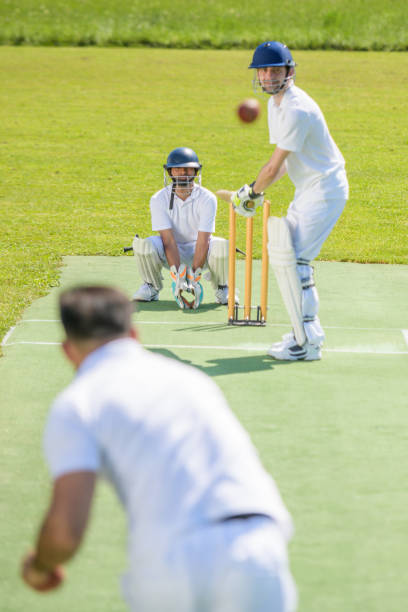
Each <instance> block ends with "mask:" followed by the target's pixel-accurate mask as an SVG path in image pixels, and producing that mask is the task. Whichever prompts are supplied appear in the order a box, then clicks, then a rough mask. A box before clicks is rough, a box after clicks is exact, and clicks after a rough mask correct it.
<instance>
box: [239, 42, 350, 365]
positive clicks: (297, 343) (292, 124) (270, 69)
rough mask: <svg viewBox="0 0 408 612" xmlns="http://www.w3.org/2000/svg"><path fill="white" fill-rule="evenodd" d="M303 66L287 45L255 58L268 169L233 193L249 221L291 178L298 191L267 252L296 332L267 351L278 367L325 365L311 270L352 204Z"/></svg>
mask: <svg viewBox="0 0 408 612" xmlns="http://www.w3.org/2000/svg"><path fill="white" fill-rule="evenodd" d="M295 66H296V63H295V62H294V60H293V58H292V54H291V52H290V50H289V49H288V48H287V47H286V45H284V44H282V43H280V42H276V41H267V42H264V43H262V44H261V45H259V46H258V47H257V48H256V49H255V52H254V54H253V58H252V62H251V64H250V66H249V68H251V69H253V70H254V71H255V75H254V80H253V84H254V89H255V91H256V90H259V89H260V90H261V92H263V93H264V94H266V95H267V96H268V97H269V100H268V125H269V137H270V143H271V144H274V145H276V146H275V149H274V151H273V154H272V156H271V158H270V159H269V161H268V162H267V163H266V164H265V165H264V166H263V167H262V169H261V170H260V172H259V174H258V177H257V178H256V180H255V181H254V182H253V183H251V185H244V186H243V187H241V189H239V190H238V191H236V192H234V193H233V195H232V197H231V200H232V203H233V205H234V208H235V211H236V212H237V213H239V214H241V215H244V216H246V217H249V216H252V215H254V214H255V210H256V208H257V207H258V206H261V205H262V204H263V198H264V191H265V190H266V189H267V188H268V187H269V186H270V185H272V184H273V183H275V182H276V181H278V180H279V179H280V178H282V176H284V175H285V174H286V173H287V174H288V176H289V178H290V180H291V181H292V183H293V184H294V186H295V194H294V197H293V201H292V202H291V203H290V205H289V208H288V211H287V214H286V216H285V217H283V218H278V217H269V220H268V252H269V261H270V264H271V267H272V269H273V270H274V272H275V275H276V278H277V282H278V285H279V289H280V292H281V294H282V298H283V302H284V304H285V307H286V309H287V311H288V314H289V317H290V320H291V323H292V328H293V329H292V331H291V332H290V333H288V334H285V335H284V336H283V338H282V340H281V341H280V342H276V343H275V344H273V345H272V346H271V347H270V348H269V349H268V355H270V356H271V357H273V358H274V359H278V360H290V361H298V360H305V361H313V360H316V359H321V348H322V344H323V341H324V332H323V329H322V326H321V324H320V320H319V317H318V310H319V297H318V293H317V290H316V287H315V283H314V277H313V267H312V265H311V262H312V260H313V259H315V257H317V255H318V254H319V252H320V249H321V248H322V245H323V243H324V241H325V240H326V238H327V237H328V236H329V234H330V232H331V231H332V229H333V227H334V225H335V224H336V222H337V220H338V218H339V217H340V215H341V213H342V211H343V209H344V206H345V204H346V201H347V199H348V181H347V176H346V172H345V162H344V158H343V156H342V154H341V153H340V151H339V149H338V147H337V145H336V143H335V142H334V140H333V138H332V136H331V134H330V132H329V130H328V127H327V124H326V121H325V119H324V116H323V113H322V111H321V110H320V108H319V106H318V105H317V104H316V102H314V100H312V98H311V97H310V96H308V95H307V94H306V93H305V92H304V91H303V90H302V89H300V88H299V87H297V86H296V85H295V83H294V81H295Z"/></svg>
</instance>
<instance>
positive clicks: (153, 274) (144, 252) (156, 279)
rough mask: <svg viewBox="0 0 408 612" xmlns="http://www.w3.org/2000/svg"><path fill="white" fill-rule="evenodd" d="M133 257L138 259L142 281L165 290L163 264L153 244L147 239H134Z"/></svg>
mask: <svg viewBox="0 0 408 612" xmlns="http://www.w3.org/2000/svg"><path fill="white" fill-rule="evenodd" d="M132 246H133V255H134V256H135V258H136V265H137V269H138V271H139V274H140V276H141V277H142V280H143V281H144V282H146V283H150V284H151V285H153V287H154V288H155V289H157V290H158V291H160V290H161V289H163V279H162V275H161V269H162V266H163V264H162V262H161V261H160V257H159V255H158V254H157V252H156V250H155V248H154V246H153V244H152V243H151V241H150V240H148V239H147V238H138V237H137V236H136V237H135V238H134V239H133V243H132Z"/></svg>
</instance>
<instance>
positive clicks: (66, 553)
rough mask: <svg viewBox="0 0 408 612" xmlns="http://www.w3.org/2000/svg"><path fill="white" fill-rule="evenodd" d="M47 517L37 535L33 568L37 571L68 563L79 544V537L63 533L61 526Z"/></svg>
mask: <svg viewBox="0 0 408 612" xmlns="http://www.w3.org/2000/svg"><path fill="white" fill-rule="evenodd" d="M53 523H54V521H53V520H52V519H50V518H49V517H47V518H46V519H45V521H44V524H43V526H42V528H41V530H40V533H39V535H38V540H37V545H36V549H35V553H34V559H33V566H34V567H35V568H36V569H38V570H52V569H54V568H55V567H56V566H57V565H60V564H61V563H65V561H68V559H70V558H71V557H72V556H73V555H74V554H75V552H76V550H77V549H78V547H79V544H80V537H76V536H74V535H73V534H68V533H66V532H65V533H64V532H63V531H62V529H61V525H58V524H56V523H55V524H53Z"/></svg>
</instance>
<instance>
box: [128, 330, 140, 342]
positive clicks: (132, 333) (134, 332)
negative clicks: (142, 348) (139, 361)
mask: <svg viewBox="0 0 408 612" xmlns="http://www.w3.org/2000/svg"><path fill="white" fill-rule="evenodd" d="M129 336H130V337H131V338H133V340H139V334H138V332H137V330H136V329H135V328H134V327H131V328H130V331H129Z"/></svg>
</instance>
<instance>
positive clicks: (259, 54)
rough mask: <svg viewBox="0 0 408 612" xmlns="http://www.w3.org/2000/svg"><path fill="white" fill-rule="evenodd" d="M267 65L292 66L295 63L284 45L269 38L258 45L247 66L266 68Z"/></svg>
mask: <svg viewBox="0 0 408 612" xmlns="http://www.w3.org/2000/svg"><path fill="white" fill-rule="evenodd" d="M267 66H287V67H288V68H294V67H295V66H296V63H295V62H294V60H293V58H292V54H291V52H290V51H289V49H288V48H287V46H286V45H284V44H282V43H280V42H276V41H272V40H269V41H267V42H264V43H262V44H261V45H258V47H257V48H256V49H255V51H254V55H253V58H252V62H251V64H250V65H249V66H248V68H266V67H267Z"/></svg>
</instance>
